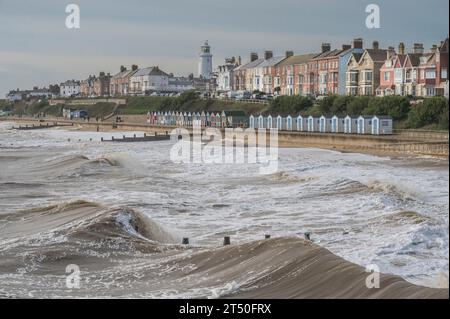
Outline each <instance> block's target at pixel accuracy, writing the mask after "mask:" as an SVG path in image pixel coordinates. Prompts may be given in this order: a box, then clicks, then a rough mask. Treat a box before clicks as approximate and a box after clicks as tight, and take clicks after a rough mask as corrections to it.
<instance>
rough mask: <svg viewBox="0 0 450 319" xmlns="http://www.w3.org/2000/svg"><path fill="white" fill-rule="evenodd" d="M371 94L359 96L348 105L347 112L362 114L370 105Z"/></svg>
mask: <svg viewBox="0 0 450 319" xmlns="http://www.w3.org/2000/svg"><path fill="white" fill-rule="evenodd" d="M369 101H370V97H369V96H357V97H354V98H353V99H352V101H351V102H350V103H349V104H348V105H347V114H349V115H361V114H362V112H363V110H364V109H365V108H367V106H368V105H369Z"/></svg>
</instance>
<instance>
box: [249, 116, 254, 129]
mask: <svg viewBox="0 0 450 319" xmlns="http://www.w3.org/2000/svg"><path fill="white" fill-rule="evenodd" d="M248 127H249V128H253V129H254V128H255V117H254V116H253V114H251V115H250V117H249V118H248Z"/></svg>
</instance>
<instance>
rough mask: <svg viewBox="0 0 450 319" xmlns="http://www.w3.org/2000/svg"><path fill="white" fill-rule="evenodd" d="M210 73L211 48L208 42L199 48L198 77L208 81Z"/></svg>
mask: <svg viewBox="0 0 450 319" xmlns="http://www.w3.org/2000/svg"><path fill="white" fill-rule="evenodd" d="M211 73H212V54H211V47H210V46H209V44H208V40H206V41H205V44H204V45H202V46H201V48H200V54H199V61H198V75H199V77H202V78H204V79H208V80H209V79H210V78H211Z"/></svg>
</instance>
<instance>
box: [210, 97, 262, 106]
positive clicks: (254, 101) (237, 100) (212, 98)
mask: <svg viewBox="0 0 450 319" xmlns="http://www.w3.org/2000/svg"><path fill="white" fill-rule="evenodd" d="M202 99H204V100H216V101H227V102H238V103H255V104H269V102H270V101H268V100H258V99H232V98H229V97H224V98H217V97H205V98H202Z"/></svg>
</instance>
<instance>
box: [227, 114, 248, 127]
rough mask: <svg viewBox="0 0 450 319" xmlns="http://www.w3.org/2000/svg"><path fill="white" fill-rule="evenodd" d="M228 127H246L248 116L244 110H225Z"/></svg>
mask: <svg viewBox="0 0 450 319" xmlns="http://www.w3.org/2000/svg"><path fill="white" fill-rule="evenodd" d="M224 114H225V118H226V123H227V125H228V127H248V117H247V114H246V113H245V111H238V110H236V111H225V113H224Z"/></svg>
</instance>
